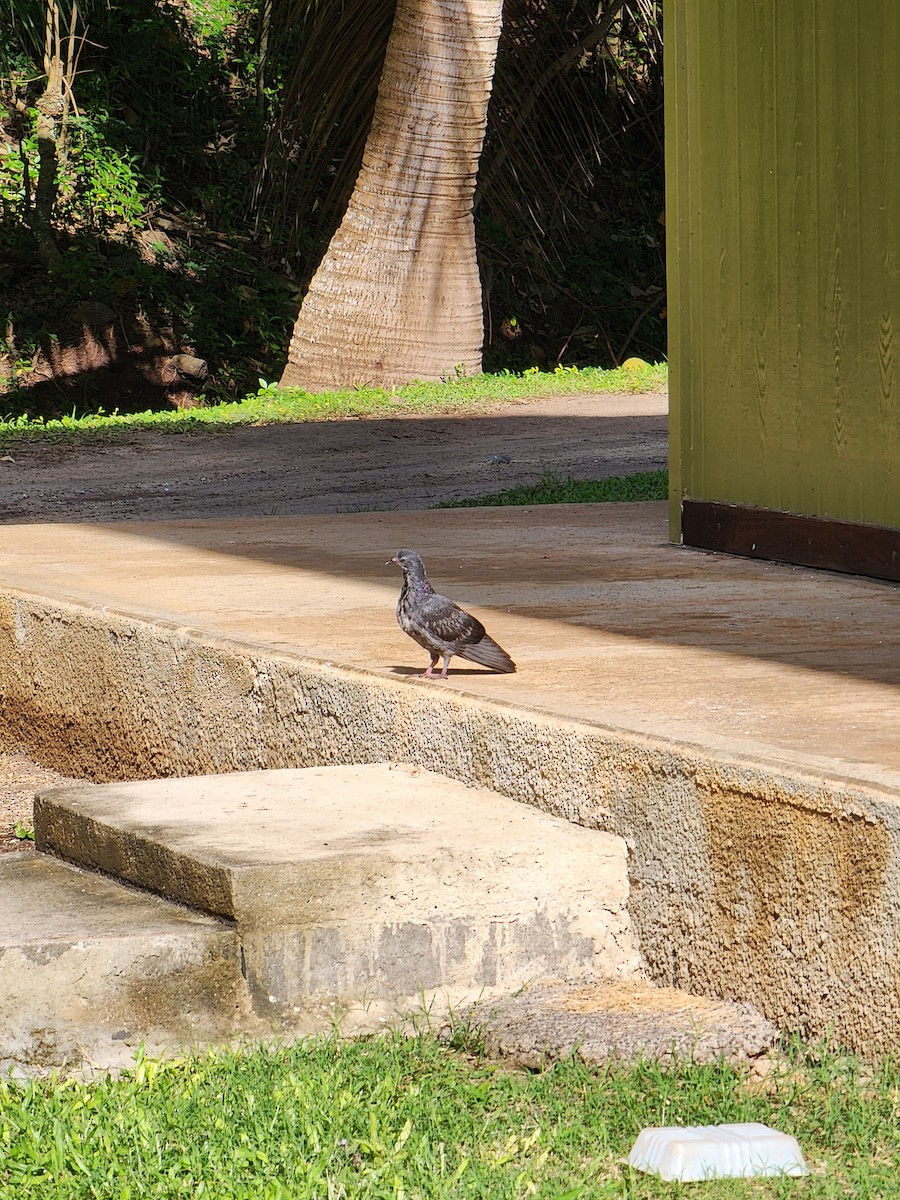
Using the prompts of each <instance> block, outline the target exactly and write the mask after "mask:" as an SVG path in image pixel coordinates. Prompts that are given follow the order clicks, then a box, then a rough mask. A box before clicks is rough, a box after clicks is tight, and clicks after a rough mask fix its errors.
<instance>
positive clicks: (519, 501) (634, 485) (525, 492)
mask: <svg viewBox="0 0 900 1200" xmlns="http://www.w3.org/2000/svg"><path fill="white" fill-rule="evenodd" d="M668 494H669V473H668V471H639V472H638V473H637V474H635V475H615V476H613V477H612V478H611V479H573V478H572V477H571V476H569V477H568V478H567V479H561V478H560V477H559V476H558V475H553V474H549V475H544V476H543V478H542V479H541V480H540V482H538V483H534V484H520V485H519V486H518V487H512V488H506V489H505V490H504V491H502V492H491V494H490V495H487V496H475V497H471V498H469V499H468V500H445V501H443V503H441V504H436V505H435V506H434V507H435V508H495V507H498V506H500V507H503V506H507V505H515V506H516V507H522V506H523V505H533V504H601V503H608V502H613V503H617V504H621V503H624V502H632V501H635V500H665V499H666V497H667V496H668Z"/></svg>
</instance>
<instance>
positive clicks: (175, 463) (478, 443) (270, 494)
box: [0, 393, 666, 523]
mask: <svg viewBox="0 0 900 1200" xmlns="http://www.w3.org/2000/svg"><path fill="white" fill-rule="evenodd" d="M665 465H666V397H665V395H663V394H658V393H654V394H648V395H638V396H633V395H612V396H611V395H594V396H567V397H562V398H558V399H544V400H534V401H524V402H521V403H513V404H503V405H498V406H497V407H496V408H491V409H484V408H480V409H479V410H477V412H475V413H473V414H468V415H457V416H447V417H414V416H410V417H389V418H380V419H370V418H361V419H350V420H342V421H327V422H325V421H322V422H310V423H304V424H297V425H272V426H264V427H258V428H248V427H235V428H231V429H225V430H223V431H217V432H214V433H212V432H208V431H203V432H200V433H197V434H194V435H191V436H175V435H172V434H159V433H136V434H134V435H133V436H132V437H130V438H129V440H128V441H127V442H117V443H116V444H115V445H106V446H83V447H72V446H68V447H53V446H47V445H23V446H21V447H17V448H16V449H15V450H13V451H11V452H8V453H7V454H6V455H4V456H0V522H4V523H19V522H31V521H89V522H93V521H98V522H106V521H130V520H144V521H146V520H177V519H191V520H193V519H202V518H204V517H241V516H246V517H255V516H278V515H288V514H294V513H328V512H354V511H357V512H358V511H363V510H369V509H406V508H426V507H428V506H430V505H433V504H436V503H438V502H439V501H441V500H449V499H460V498H463V497H468V496H479V495H484V494H485V493H488V492H494V491H499V490H500V489H502V488H507V487H511V486H513V485H514V484H518V483H534V482H537V481H538V480H539V479H540V478H541V476H543V475H545V474H547V473H551V472H552V473H553V474H556V475H560V476H562V477H563V478H565V477H567V476H570V475H571V476H572V477H573V478H576V479H587V478H604V477H608V476H610V475H625V474H630V473H632V472H634V471H644V470H655V469H657V468H660V467H664V466H665Z"/></svg>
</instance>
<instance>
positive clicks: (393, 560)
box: [384, 558, 400, 567]
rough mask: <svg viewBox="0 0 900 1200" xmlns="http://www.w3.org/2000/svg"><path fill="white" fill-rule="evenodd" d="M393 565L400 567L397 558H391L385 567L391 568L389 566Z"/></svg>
mask: <svg viewBox="0 0 900 1200" xmlns="http://www.w3.org/2000/svg"><path fill="white" fill-rule="evenodd" d="M391 563H393V564H394V566H395V567H399V566H400V564H399V563H398V562H397V560H396V558H389V559H388V560H387V562H386V563H385V564H384V565H385V566H386V567H389V566H390V565H391Z"/></svg>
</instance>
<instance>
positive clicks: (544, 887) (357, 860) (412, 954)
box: [35, 764, 641, 1016]
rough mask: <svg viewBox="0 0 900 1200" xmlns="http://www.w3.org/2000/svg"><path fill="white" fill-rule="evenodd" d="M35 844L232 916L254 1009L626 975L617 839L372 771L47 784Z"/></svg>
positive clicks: (400, 1001)
mask: <svg viewBox="0 0 900 1200" xmlns="http://www.w3.org/2000/svg"><path fill="white" fill-rule="evenodd" d="M35 837H36V841H37V846H38V849H39V850H43V851H48V852H50V853H53V854H57V855H61V856H63V857H65V858H67V859H69V860H71V861H74V862H76V863H78V864H79V865H80V866H83V867H89V868H92V869H94V870H99V871H103V872H106V873H107V874H109V875H112V876H113V877H115V878H117V879H122V880H125V881H126V882H128V883H132V884H135V885H137V886H139V887H141V888H146V889H149V890H151V891H154V892H156V893H158V894H159V895H162V896H165V897H167V898H168V899H170V900H177V901H180V902H182V903H185V904H189V905H191V906H192V907H194V908H199V909H202V910H205V911H207V912H211V913H215V914H218V915H222V916H225V917H228V918H230V919H232V920H233V921H234V922H235V924H236V929H237V935H238V937H239V939H240V944H241V952H242V958H243V963H244V971H245V974H246V976H247V981H248V984H249V986H250V990H251V995H252V997H253V1002H254V1007H255V1008H256V1009H257V1011H259V1012H261V1013H263V1014H264V1015H266V1016H269V1015H270V1014H275V1013H287V1014H291V1013H293V1012H296V1011H298V1010H299V1009H302V1008H303V1007H304V1006H308V1005H309V1004H310V1003H311V1002H315V1003H318V1002H319V1001H320V1000H321V999H323V998H326V999H327V1000H328V1002H329V1003H331V1004H333V1005H337V1006H343V1005H347V1004H349V1003H353V1002H356V1003H359V1002H361V1001H362V1000H363V999H364V998H365V997H368V998H369V999H372V1000H379V1001H385V1000H387V1001H389V1002H391V1003H392V1004H393V1005H395V1006H397V1007H403V1006H414V1005H415V1004H416V1002H417V1001H418V999H419V997H420V996H421V995H422V993H431V992H437V991H439V990H442V991H445V992H448V993H449V994H452V995H453V996H454V997H456V998H461V997H463V996H468V997H470V998H472V997H474V996H477V995H478V994H479V993H480V992H482V991H483V990H485V989H497V988H506V989H512V988H516V987H519V986H521V985H522V984H523V983H525V982H527V981H529V980H531V979H535V978H544V977H546V976H557V975H563V976H565V975H572V976H583V975H588V976H598V977H601V978H614V977H630V976H632V975H634V974H635V972H637V971H639V970H640V968H641V961H640V955H639V953H638V952H637V948H636V943H635V939H634V937H633V934H632V931H631V927H630V921H629V917H628V912H627V908H626V901H627V896H628V880H627V874H626V849H625V844H624V842H623V841H622V839H621V838H618V837H615V836H613V835H611V834H607V833H601V832H598V831H592V830H586V829H579V828H577V827H576V826H574V825H571V824H570V823H569V822H567V821H563V820H560V819H557V818H553V817H551V816H548V815H546V814H544V813H540V812H537V811H535V809H533V808H530V807H527V806H525V805H522V804H517V803H515V802H514V801H512V800H509V799H507V798H506V797H504V796H499V795H497V794H496V793H494V792H490V791H488V790H487V789H486V788H471V787H465V786H463V785H462V784H461V783H458V782H455V781H454V780H451V779H446V778H443V777H441V776H438V775H435V774H432V773H430V772H427V771H423V770H421V769H419V768H410V767H404V766H389V765H385V764H380V765H379V764H373V765H368V766H341V767H320V768H308V769H306V770H299V771H292V770H281V771H257V772H249V773H237V774H229V775H213V776H201V777H192V778H188V779H169V780H155V781H153V782H148V783H121V784H107V785H105V786H101V787H82V788H77V787H76V788H62V789H56V790H53V791H50V792H46V793H44V794H43V795H42V796H39V797H38V799H37V801H36V803H35Z"/></svg>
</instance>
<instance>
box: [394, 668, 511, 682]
mask: <svg viewBox="0 0 900 1200" xmlns="http://www.w3.org/2000/svg"><path fill="white" fill-rule="evenodd" d="M388 669H389V670H390V672H391V674H393V675H407V676H409V677H410V678H415V677H416V676H418V677H419V678H420V679H421V678H422V677H423V676H422V671H423V670H424V668H421V669H420V668H419V667H398V666H393V667H390V668H388ZM503 674H504V672H503V671H485V670H479V669H478V668H477V667H451V668H450V670H449V671H448V672H447V677H448V679H449V678H450V676H451V675H503ZM432 679H433V680H437V681H440V674H439V673H436V674H435V675H433V676H432Z"/></svg>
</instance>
